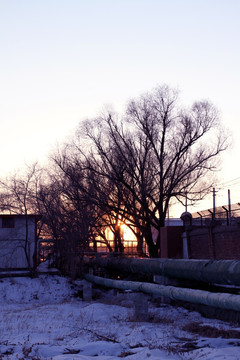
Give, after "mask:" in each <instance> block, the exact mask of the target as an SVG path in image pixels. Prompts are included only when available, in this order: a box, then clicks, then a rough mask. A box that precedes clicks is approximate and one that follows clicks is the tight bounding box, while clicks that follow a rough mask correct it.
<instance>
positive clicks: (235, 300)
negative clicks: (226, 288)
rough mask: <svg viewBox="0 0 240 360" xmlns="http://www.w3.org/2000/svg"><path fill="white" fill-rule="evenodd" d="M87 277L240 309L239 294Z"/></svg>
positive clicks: (96, 281) (115, 285)
mask: <svg viewBox="0 0 240 360" xmlns="http://www.w3.org/2000/svg"><path fill="white" fill-rule="evenodd" d="M85 279H86V280H87V281H90V282H92V283H93V284H96V285H101V286H105V287H110V288H115V289H121V290H132V291H136V292H138V291H139V292H143V293H146V294H155V295H159V296H165V297H168V298H170V299H173V300H181V301H185V302H191V303H194V304H202V305H207V306H213V307H216V308H220V309H225V310H234V311H240V296H239V295H232V294H225V293H224V294H221V293H211V292H209V291H203V290H192V289H185V288H177V287H174V286H164V285H157V284H150V283H142V282H135V281H123V280H112V279H107V278H101V277H99V276H94V275H85Z"/></svg>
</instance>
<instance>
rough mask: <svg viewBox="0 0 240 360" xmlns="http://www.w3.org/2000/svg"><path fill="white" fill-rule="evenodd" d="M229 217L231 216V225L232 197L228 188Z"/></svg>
mask: <svg viewBox="0 0 240 360" xmlns="http://www.w3.org/2000/svg"><path fill="white" fill-rule="evenodd" d="M228 218H229V225H231V197H230V190H229V189H228Z"/></svg>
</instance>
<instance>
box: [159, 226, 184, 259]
mask: <svg viewBox="0 0 240 360" xmlns="http://www.w3.org/2000/svg"><path fill="white" fill-rule="evenodd" d="M182 233H183V226H165V227H163V228H161V254H160V256H161V258H172V259H174V258H175V259H176V258H178V259H181V258H182Z"/></svg>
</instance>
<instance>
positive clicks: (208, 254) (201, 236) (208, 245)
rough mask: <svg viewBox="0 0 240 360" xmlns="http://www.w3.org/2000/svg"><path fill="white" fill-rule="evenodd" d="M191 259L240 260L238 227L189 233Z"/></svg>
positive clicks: (216, 228) (239, 231)
mask: <svg viewBox="0 0 240 360" xmlns="http://www.w3.org/2000/svg"><path fill="white" fill-rule="evenodd" d="M189 252H190V254H189V255H190V258H192V259H217V260H221V259H226V260H227V259H229V260H230V259H240V226H237V225H234V226H216V227H214V228H212V229H211V228H203V229H194V230H192V231H190V232H189Z"/></svg>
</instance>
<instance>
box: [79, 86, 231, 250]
mask: <svg viewBox="0 0 240 360" xmlns="http://www.w3.org/2000/svg"><path fill="white" fill-rule="evenodd" d="M81 131H82V129H81ZM85 133H86V135H87V137H88V139H89V140H90V144H91V145H90V146H89V148H90V149H91V150H90V151H88V154H87V155H86V161H87V163H88V167H89V169H91V170H92V171H94V172H95V173H96V174H97V175H98V176H99V177H100V178H104V179H107V180H108V181H111V182H112V183H113V184H115V187H116V188H117V187H119V186H120V184H121V187H122V189H123V190H124V191H123V193H124V194H125V196H124V198H123V202H122V204H121V206H120V207H119V208H118V211H119V212H120V213H121V216H123V217H125V218H129V220H131V221H133V222H135V224H136V226H137V227H138V228H139V229H140V231H141V233H142V235H143V237H144V238H145V240H146V242H147V244H148V246H149V251H150V255H151V256H158V253H159V249H160V228H161V227H163V226H164V224H165V218H166V215H167V211H168V208H169V205H170V202H171V200H172V199H177V201H180V202H183V199H185V197H186V194H187V198H188V199H189V200H190V201H191V202H192V203H193V202H195V201H197V200H199V199H201V198H203V196H204V195H205V194H206V191H208V190H209V188H210V187H211V186H212V183H211V182H210V181H209V182H207V181H206V180H208V179H209V174H210V173H211V172H213V171H215V170H216V169H217V167H218V160H219V155H220V154H221V152H222V151H224V150H225V149H226V148H227V137H226V136H225V133H224V131H222V129H221V127H220V121H219V117H218V113H217V111H216V109H215V108H214V106H213V105H212V104H210V103H209V102H207V101H200V102H196V103H194V104H193V105H192V107H191V108H190V109H183V108H182V107H181V106H180V104H179V102H178V94H177V93H176V91H174V90H172V89H170V88H168V87H167V86H162V87H158V88H157V89H155V90H154V91H153V92H152V93H149V94H144V95H143V96H141V97H140V98H139V99H137V100H132V101H130V102H129V104H128V107H127V111H126V114H125V116H124V119H123V121H121V122H119V121H118V119H117V118H116V116H115V115H113V114H111V113H107V115H106V116H105V117H101V118H99V119H97V120H95V121H88V122H86V123H85ZM116 210H117V209H116ZM152 227H154V228H156V229H157V231H158V234H159V236H158V239H157V241H156V242H154V241H153V237H152Z"/></svg>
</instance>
